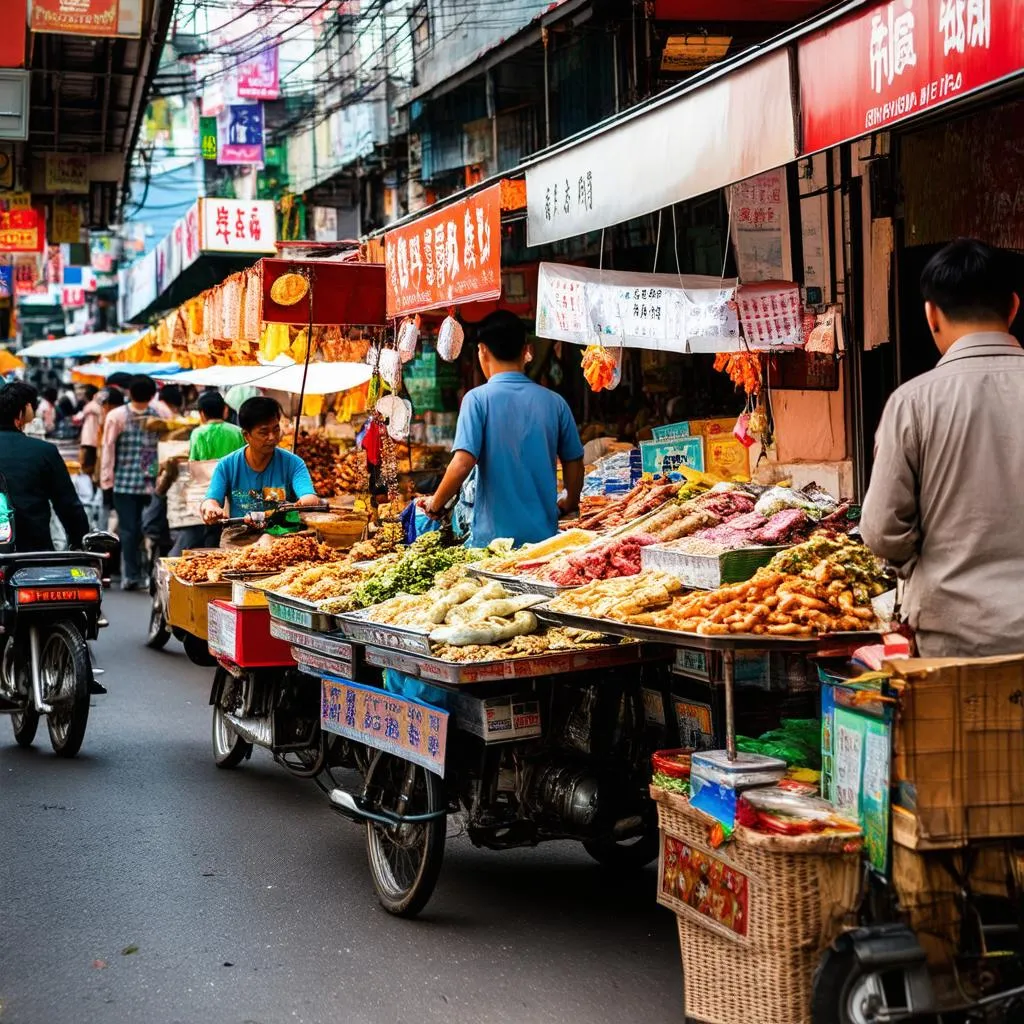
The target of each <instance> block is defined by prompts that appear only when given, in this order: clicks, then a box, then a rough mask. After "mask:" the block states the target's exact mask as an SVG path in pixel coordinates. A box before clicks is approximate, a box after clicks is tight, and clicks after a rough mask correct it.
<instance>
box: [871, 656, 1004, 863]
mask: <svg viewBox="0 0 1024 1024" xmlns="http://www.w3.org/2000/svg"><path fill="white" fill-rule="evenodd" d="M887 667H888V670H889V671H890V672H891V673H892V677H893V684H894V686H895V687H896V688H897V690H898V694H899V710H898V715H897V720H896V731H895V745H894V746H895V749H894V764H893V768H894V771H893V774H894V777H895V780H896V784H897V798H896V800H897V803H898V804H899V805H900V806H901V807H902V808H903V809H904V810H906V811H908V812H910V813H911V814H913V815H914V816H915V819H916V820H915V822H914V829H913V832H914V833H915V834H916V835H917V836H918V837H919V838H920V840H923V841H927V842H928V843H931V844H950V845H957V844H959V843H961V842H962V841H963V840H964V839H987V838H1005V837H1008V836H1018V835H1024V656H1014V657H998V658H984V659H974V660H957V659H951V658H940V659H912V660H908V661H897V662H891V663H889V665H888V666H887Z"/></svg>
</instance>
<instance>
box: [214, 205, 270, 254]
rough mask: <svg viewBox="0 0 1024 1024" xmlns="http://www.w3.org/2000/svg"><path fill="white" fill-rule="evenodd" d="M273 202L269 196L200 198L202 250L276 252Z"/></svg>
mask: <svg viewBox="0 0 1024 1024" xmlns="http://www.w3.org/2000/svg"><path fill="white" fill-rule="evenodd" d="M276 242H277V227H276V223H275V219H274V203H273V201H272V200H269V199H253V200H249V201H246V200H243V199H212V198H207V199H200V200H199V247H200V249H201V251H202V252H226V253H259V252H269V253H272V252H276V251H277V246H276V245H275V243H276Z"/></svg>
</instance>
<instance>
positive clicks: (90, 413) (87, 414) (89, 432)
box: [76, 384, 107, 476]
mask: <svg viewBox="0 0 1024 1024" xmlns="http://www.w3.org/2000/svg"><path fill="white" fill-rule="evenodd" d="M82 397H83V398H84V399H85V402H84V404H83V406H82V411H81V412H80V413H79V414H78V416H77V417H76V419H77V420H78V422H79V426H80V427H81V432H80V433H79V435H78V461H79V462H80V463H81V465H82V472H83V473H85V474H87V475H88V476H93V474H94V473H95V472H96V449H97V448H98V447H99V443H100V420H101V419H102V418H103V403H104V402H105V401H106V397H107V395H106V392H105V391H100V390H99V388H97V387H96V386H95V385H94V384H87V385H86V386H85V389H84V392H83V395H82Z"/></svg>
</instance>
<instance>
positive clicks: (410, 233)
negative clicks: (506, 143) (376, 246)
mask: <svg viewBox="0 0 1024 1024" xmlns="http://www.w3.org/2000/svg"><path fill="white" fill-rule="evenodd" d="M384 264H385V267H386V268H387V289H388V291H387V299H388V316H389V317H396V316H405V315H407V314H410V313H423V312H426V311H427V310H430V309H444V308H445V307H447V306H452V305H458V304H459V303H463V302H479V301H483V300H486V299H497V298H500V296H501V185H500V184H499V185H492V186H491V187H490V188H487V189H484V190H483V191H482V192H477V193H476V194H475V195H473V196H470V197H469V198H468V199H462V200H460V201H459V202H457V203H452V204H451V205H450V206H446V207H444V209H442V210H439V211H438V212H437V213H432V214H430V215H428V216H426V217H421V218H420V219H419V220H416V221H414V222H413V223H412V224H407V225H405V226H404V227H400V228H396V229H395V230H394V231H389V232H387V234H386V235H385V236H384Z"/></svg>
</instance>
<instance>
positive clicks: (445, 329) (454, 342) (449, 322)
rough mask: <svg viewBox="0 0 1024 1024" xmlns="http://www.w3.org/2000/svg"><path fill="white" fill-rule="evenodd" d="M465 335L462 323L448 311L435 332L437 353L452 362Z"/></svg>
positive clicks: (460, 347)
mask: <svg viewBox="0 0 1024 1024" xmlns="http://www.w3.org/2000/svg"><path fill="white" fill-rule="evenodd" d="M465 336H466V335H465V332H464V331H463V329H462V324H460V323H459V321H458V320H456V319H455V317H454V316H452V315H451V314H450V313H449V314H448V316H446V317H445V318H444V320H443V321H442V323H441V327H440V329H439V330H438V332H437V354H438V355H439V356H440V357H441V358H442V359H443V360H444V361H445V362H446V363H454V362H455V360H456V359H458V358H459V353H460V352H461V351H462V342H463V340H464V339H465Z"/></svg>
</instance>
